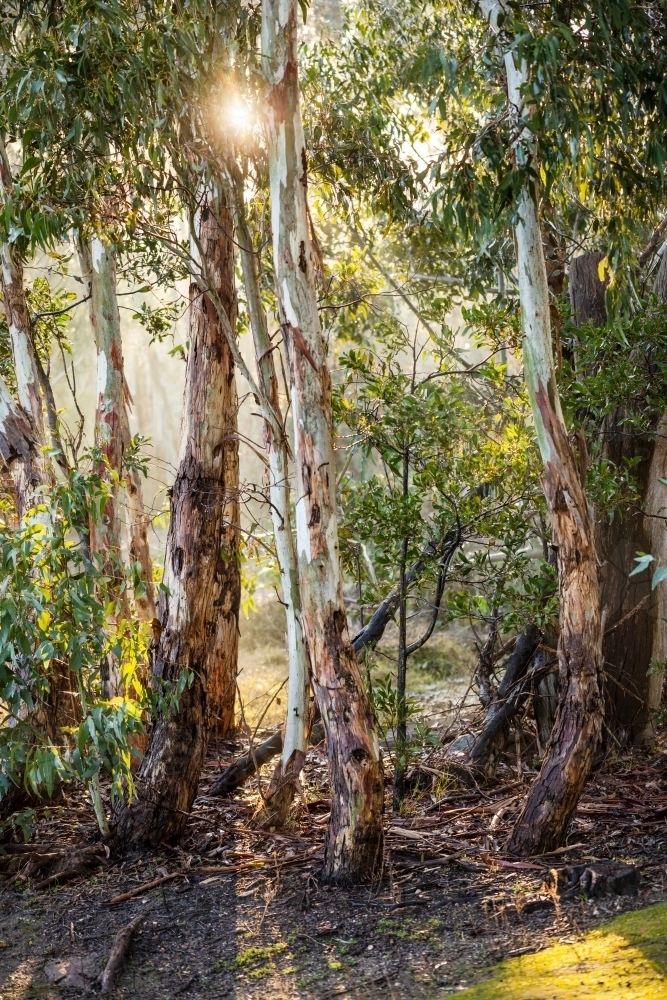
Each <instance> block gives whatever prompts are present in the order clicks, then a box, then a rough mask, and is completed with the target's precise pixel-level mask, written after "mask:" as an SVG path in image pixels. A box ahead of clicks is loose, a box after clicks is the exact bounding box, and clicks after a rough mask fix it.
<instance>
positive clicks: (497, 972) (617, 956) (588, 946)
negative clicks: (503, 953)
mask: <svg viewBox="0 0 667 1000" xmlns="http://www.w3.org/2000/svg"><path fill="white" fill-rule="evenodd" d="M457 997H459V998H460V1000H587V998H595V1000H667V903H659V904H658V905H657V906H651V907H648V908H647V909H645V910H638V911H636V912H634V913H625V914H623V916H621V917H617V918H616V919H615V920H612V921H611V923H608V924H604V925H603V926H602V927H599V928H597V930H594V931H590V932H589V933H588V934H586V935H585V936H584V937H582V938H581V939H579V940H578V941H576V942H575V943H573V944H557V945H553V946H552V947H551V948H545V949H544V951H540V952H537V953H536V954H534V955H522V956H520V957H518V958H511V959H508V960H507V961H505V962H501V963H500V965H498V966H496V968H495V969H494V970H493V971H492V974H491V977H490V978H489V979H488V980H486V982H484V983H481V984H480V985H479V986H474V987H472V988H471V989H467V990H463V991H461V992H459V993H457Z"/></svg>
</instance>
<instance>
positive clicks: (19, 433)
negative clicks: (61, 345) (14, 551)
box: [0, 376, 43, 520]
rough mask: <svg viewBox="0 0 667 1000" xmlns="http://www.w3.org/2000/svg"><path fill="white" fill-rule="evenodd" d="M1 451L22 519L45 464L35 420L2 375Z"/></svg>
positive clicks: (39, 483) (0, 391)
mask: <svg viewBox="0 0 667 1000" xmlns="http://www.w3.org/2000/svg"><path fill="white" fill-rule="evenodd" d="M0 455H1V456H2V459H3V461H4V462H5V464H6V466H7V468H8V470H9V474H10V475H11V477H12V482H13V484H14V490H15V493H16V513H17V515H18V518H19V520H21V519H22V518H23V517H24V516H25V514H26V512H27V510H28V509H29V507H30V503H31V497H32V494H33V492H34V490H35V489H36V488H37V487H38V486H41V485H42V474H43V467H42V465H41V463H40V457H39V442H38V441H36V439H35V428H34V425H33V423H32V421H31V420H30V419H29V417H28V416H27V415H26V413H25V412H24V411H23V408H22V407H21V406H18V405H17V404H16V403H15V402H14V399H13V397H12V394H11V392H10V391H9V389H8V387H7V383H6V382H5V380H4V379H3V378H2V376H0Z"/></svg>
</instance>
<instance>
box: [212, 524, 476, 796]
mask: <svg viewBox="0 0 667 1000" xmlns="http://www.w3.org/2000/svg"><path fill="white" fill-rule="evenodd" d="M460 538H461V531H460V528H459V527H458V526H457V527H456V528H452V530H451V531H448V532H447V534H446V535H445V536H444V538H441V539H437V540H433V541H430V542H429V543H428V545H426V546H425V547H424V550H423V551H422V553H421V555H420V556H419V559H417V560H416V562H415V563H413V565H412V566H411V567H410V569H409V570H408V572H407V573H406V576H405V581H406V586H410V585H411V584H413V583H416V582H417V581H418V580H419V579H421V577H422V576H423V574H424V572H425V570H426V567H427V566H428V565H429V564H430V563H431V562H432V561H433V560H434V559H439V560H443V559H445V558H447V557H448V556H450V555H451V554H453V550H454V549H455V548H456V547H457V546H458V544H459V541H460ZM399 596H400V595H399V589H398V587H397V588H396V589H395V590H392V591H391V593H390V594H388V595H387V596H386V597H385V599H384V600H383V601H382V603H381V604H380V605H379V606H378V608H377V610H376V611H375V613H374V614H373V616H372V617H371V620H370V621H369V622H368V624H367V625H366V626H364V628H362V630H361V631H360V632H357V634H356V635H355V637H354V639H353V640H352V645H353V646H354V651H355V653H357V655H358V654H359V653H361V651H362V650H363V649H365V648H366V647H367V646H370V647H371V648H373V646H375V644H376V643H378V642H379V641H380V639H381V638H382V636H383V635H384V630H385V629H386V627H387V625H388V624H389V622H390V621H391V619H392V618H393V617H394V613H395V611H396V608H397V607H398V601H399ZM318 723H319V716H318V715H316V716H315V720H314V723H313V729H312V733H311V737H310V743H311V745H315V744H317V743H320V742H321V740H322V739H323V735H324V730H323V727H321V726H320V725H319V724H318ZM282 749H283V736H282V730H278V732H276V733H272V734H271V736H269V737H267V739H265V740H264V741H263V743H259V744H258V745H257V746H256V747H251V749H250V750H248V752H247V753H245V754H243V756H242V757H239V758H238V759H237V760H235V761H232V763H231V764H229V765H228V766H227V767H226V768H225V769H224V771H221V773H220V774H219V775H218V777H217V778H216V780H215V781H214V782H213V784H212V785H211V787H210V789H209V792H208V794H209V795H231V794H232V792H233V791H235V789H237V788H239V787H240V786H241V785H243V784H244V783H245V782H246V781H247V780H248V778H250V777H252V775H253V774H255V772H256V771H257V769H258V768H259V767H262V766H263V765H264V764H268V762H269V761H270V760H272V758H273V757H275V756H277V754H279V753H281V752H282Z"/></svg>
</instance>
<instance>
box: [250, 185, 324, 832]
mask: <svg viewBox="0 0 667 1000" xmlns="http://www.w3.org/2000/svg"><path fill="white" fill-rule="evenodd" d="M232 184H233V200H234V216H235V222H236V233H237V240H238V243H239V246H240V248H241V264H242V267H243V281H244V285H245V290H246V299H247V303H248V312H249V314H250V326H251V329H252V336H253V344H254V348H255V361H256V364H257V375H258V380H259V387H260V389H261V391H262V394H263V396H264V398H265V399H266V400H268V402H269V404H270V406H271V410H272V411H273V413H274V414H275V415H277V416H279V417H282V414H281V410H280V399H279V393H278V376H277V373H276V366H275V362H274V360H273V345H272V343H271V338H270V336H269V329H268V324H267V319H266V313H265V311H264V306H263V304H262V297H261V290H260V275H259V260H258V256H257V253H256V252H255V249H254V247H253V244H252V238H251V235H250V231H249V228H248V224H247V220H246V215H245V205H244V201H243V182H242V178H241V177H234V178H233V179H232ZM283 420H284V418H283ZM264 444H265V447H266V451H267V454H268V480H269V481H268V491H269V504H270V508H271V518H272V521H273V535H274V539H275V545H276V556H277V559H278V569H279V572H280V583H281V588H282V592H283V604H284V605H285V617H286V624H287V656H288V663H289V682H288V692H287V716H286V720H285V732H284V736H283V738H282V755H281V759H280V762H279V763H278V765H277V766H276V769H275V772H274V775H273V778H272V780H271V784H270V786H269V788H268V790H267V793H266V795H265V798H264V801H263V803H262V806H261V808H260V810H259V812H258V814H257V816H256V817H255V822H256V823H257V824H258V825H259V826H264V827H271V826H275V827H281V826H284V824H285V823H286V822H287V819H288V816H289V811H290V807H291V804H292V801H293V799H294V795H295V792H296V790H297V786H298V780H299V772H300V771H301V768H302V767H303V762H304V760H305V754H306V743H307V729H308V692H309V688H310V675H309V671H308V659H307V656H306V644H305V639H304V634H303V626H302V620H301V593H300V589H299V575H298V574H299V569H298V563H297V557H296V546H295V544H294V535H293V532H292V513H291V500H290V494H291V489H290V479H289V451H288V444H287V436H286V431H285V427H284V423H283V425H282V426H281V427H280V428H277V429H274V426H273V425H272V421H270V420H268V419H267V420H265V421H264Z"/></svg>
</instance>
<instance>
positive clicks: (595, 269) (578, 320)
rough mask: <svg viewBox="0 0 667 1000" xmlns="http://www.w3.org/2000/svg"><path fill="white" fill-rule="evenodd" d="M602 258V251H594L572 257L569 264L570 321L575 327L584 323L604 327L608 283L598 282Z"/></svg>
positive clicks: (603, 255)
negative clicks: (571, 320)
mask: <svg viewBox="0 0 667 1000" xmlns="http://www.w3.org/2000/svg"><path fill="white" fill-rule="evenodd" d="M604 257H605V254H604V253H602V251H599V250H596V251H595V252H594V253H585V254H581V256H579V257H574V258H573V259H572V261H571V262H570V270H569V274H568V285H569V292H570V306H571V308H572V319H573V321H574V323H575V324H576V326H582V325H583V324H584V323H593V324H594V325H595V326H604V324H605V323H606V322H607V306H606V303H605V291H606V289H607V285H608V283H609V282H608V281H600V275H599V266H600V263H601V261H603V260H604Z"/></svg>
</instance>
